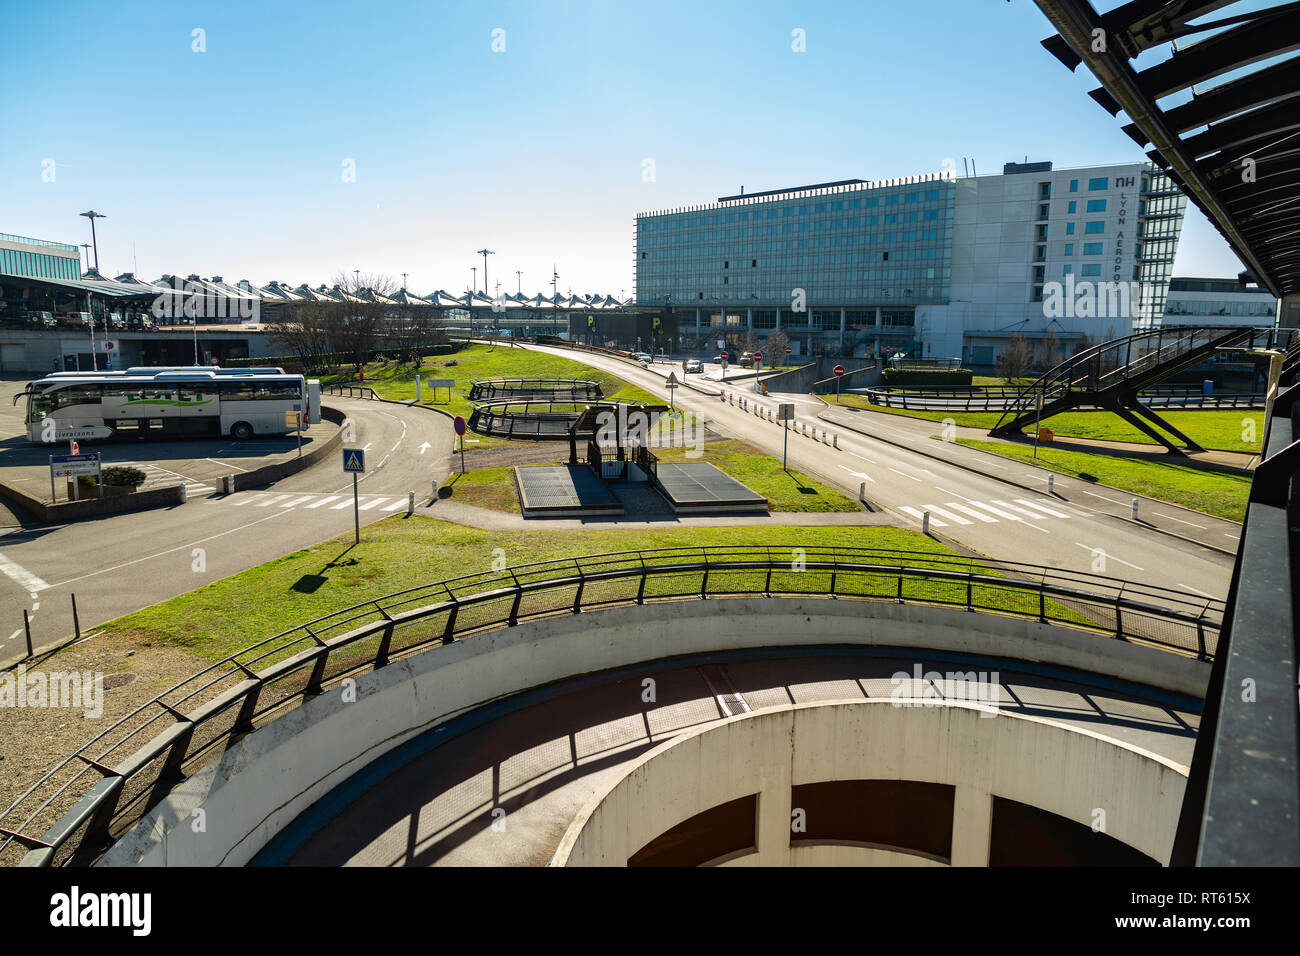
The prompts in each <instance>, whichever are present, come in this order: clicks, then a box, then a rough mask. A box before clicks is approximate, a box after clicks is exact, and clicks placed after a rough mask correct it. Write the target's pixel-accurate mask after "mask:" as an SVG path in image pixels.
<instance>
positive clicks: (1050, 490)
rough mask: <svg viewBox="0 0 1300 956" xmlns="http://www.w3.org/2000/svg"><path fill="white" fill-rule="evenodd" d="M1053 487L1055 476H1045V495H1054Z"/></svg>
mask: <svg viewBox="0 0 1300 956" xmlns="http://www.w3.org/2000/svg"><path fill="white" fill-rule="evenodd" d="M1055 485H1056V476H1055V475H1048V476H1047V493H1048V494H1049V495H1051V494H1055V491H1054V486H1055Z"/></svg>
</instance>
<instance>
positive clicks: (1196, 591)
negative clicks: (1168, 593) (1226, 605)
mask: <svg viewBox="0 0 1300 956" xmlns="http://www.w3.org/2000/svg"><path fill="white" fill-rule="evenodd" d="M1178 586H1179V587H1180V588H1186V589H1187V590H1189V591H1191V592H1192V593H1193V594H1199V595H1201V597H1207V598H1212V597H1214V595H1213V594H1206V593H1205V592H1204V591H1202V590H1200V589H1199V588H1194V587H1192V586H1191V585H1190V584H1180V585H1178Z"/></svg>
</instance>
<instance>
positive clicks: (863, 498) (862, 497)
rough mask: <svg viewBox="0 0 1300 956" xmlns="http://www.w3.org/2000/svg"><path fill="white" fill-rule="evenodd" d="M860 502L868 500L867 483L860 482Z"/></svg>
mask: <svg viewBox="0 0 1300 956" xmlns="http://www.w3.org/2000/svg"><path fill="white" fill-rule="evenodd" d="M858 500H859V501H866V500H867V483H866V482H865V481H859V482H858Z"/></svg>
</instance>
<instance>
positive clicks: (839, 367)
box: [832, 365, 844, 377]
mask: <svg viewBox="0 0 1300 956" xmlns="http://www.w3.org/2000/svg"><path fill="white" fill-rule="evenodd" d="M832 371H833V372H834V373H835V375H836V376H837V377H838V376H840V375H843V374H844V366H843V365H837V366H835V368H834V369H832Z"/></svg>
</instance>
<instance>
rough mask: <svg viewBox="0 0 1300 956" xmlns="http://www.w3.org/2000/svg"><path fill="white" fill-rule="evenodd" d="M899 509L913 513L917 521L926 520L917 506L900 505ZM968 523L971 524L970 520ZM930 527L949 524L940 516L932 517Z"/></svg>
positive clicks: (941, 526) (944, 526) (943, 526)
mask: <svg viewBox="0 0 1300 956" xmlns="http://www.w3.org/2000/svg"><path fill="white" fill-rule="evenodd" d="M898 510H899V511H906V512H907V513H908V514H909V515H912V516H913V517H914V518H916V520H917V521H922V522H923V521H924V520H925V515H924V514H923V513H922V512H920V511H917V510H916V509H915V508H912V507H910V506H908V505H903V506H902V507H900V508H899V509H898ZM966 523H967V524H970V522H969V521H968V522H966ZM930 527H932V528H946V527H948V524H947V522H944V521H940V520H939V519H938V518H934V517H931V518H930Z"/></svg>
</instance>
